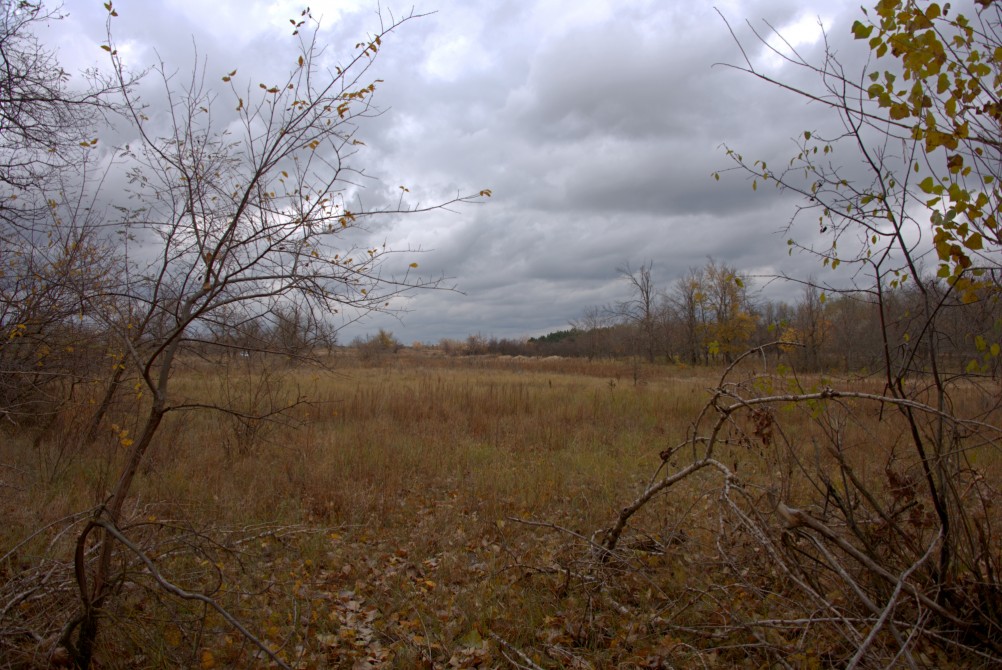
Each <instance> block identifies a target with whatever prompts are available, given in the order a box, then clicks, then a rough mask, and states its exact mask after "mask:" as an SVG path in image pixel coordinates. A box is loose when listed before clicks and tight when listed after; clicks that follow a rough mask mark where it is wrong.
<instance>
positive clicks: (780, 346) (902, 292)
mask: <svg viewBox="0 0 1002 670" xmlns="http://www.w3.org/2000/svg"><path fill="white" fill-rule="evenodd" d="M653 268H654V264H653V263H652V262H647V263H644V264H643V265H641V266H639V267H636V268H633V267H630V266H626V267H624V268H622V269H621V271H620V275H621V277H622V279H623V281H625V282H626V283H627V284H628V285H629V286H630V289H631V295H630V297H629V298H628V299H626V300H623V301H620V302H617V303H614V304H610V305H597V306H593V307H589V308H588V309H586V310H585V311H584V313H583V314H582V316H581V317H579V318H578V319H575V320H573V321H571V323H570V324H569V327H568V328H567V329H565V330H558V331H554V332H551V333H548V334H547V335H543V336H540V337H531V338H528V339H524V338H523V339H511V338H495V337H485V336H482V335H471V336H470V337H469V338H468V339H467V341H466V343H465V344H464V343H459V342H453V343H450V344H451V346H449V347H448V349H449V350H451V351H462V352H464V353H468V354H500V355H509V356H518V355H522V356H554V355H556V356H570V357H586V358H622V357H630V356H632V357H637V358H640V359H642V360H645V361H647V362H649V363H657V362H661V363H669V364H684V365H714V364H721V363H729V362H731V361H733V360H734V358H735V357H736V356H739V355H740V354H742V353H743V352H745V351H747V350H749V349H752V348H756V347H762V346H764V345H768V344H775V345H776V346H773V347H770V348H766V350H765V351H766V355H768V356H782V357H783V358H784V359H785V360H787V361H789V362H790V363H791V364H793V365H795V366H796V367H797V369H800V370H805V371H820V370H841V371H857V372H858V371H874V370H877V369H879V368H880V367H882V366H883V365H884V356H885V354H886V355H889V356H890V357H891V359H892V362H894V361H896V362H897V363H901V362H902V361H904V360H905V358H906V357H908V356H910V355H911V354H912V353H913V349H914V347H915V346H920V347H922V346H927V344H926V343H925V341H924V339H923V338H924V337H925V334H924V333H922V331H921V329H922V320H921V314H922V309H921V307H922V304H923V301H924V300H926V299H927V295H926V294H923V291H925V292H926V293H927V294H928V293H931V294H933V295H934V296H936V300H937V302H938V303H939V304H940V305H941V309H942V310H943V311H944V313H946V314H948V315H949V318H945V319H943V322H942V324H941V325H940V326H939V327H938V329H937V332H936V342H935V346H936V348H937V350H938V356H939V357H940V362H941V364H943V365H946V366H947V367H948V369H950V370H952V371H954V372H956V373H970V372H976V371H981V370H982V369H984V370H986V371H990V372H991V373H992V374H993V375H996V376H997V374H998V372H999V370H998V359H997V357H994V356H991V355H990V354H991V352H990V348H991V342H993V341H995V340H997V339H998V338H999V330H1000V328H1002V304H1000V301H999V299H998V295H997V293H996V292H995V291H992V290H989V289H988V288H986V287H983V288H982V289H981V290H975V291H973V292H972V293H971V294H968V295H965V296H961V295H959V294H957V293H956V292H953V291H950V290H949V289H950V286H949V285H948V283H947V282H946V281H945V280H943V279H940V278H937V277H926V278H925V279H923V280H922V285H921V286H919V285H918V283H916V282H909V281H904V282H900V281H899V282H896V283H895V284H894V286H886V287H884V290H883V291H882V292H881V294H880V296H879V298H878V296H877V294H876V291H874V290H872V289H869V290H862V289H859V290H845V289H843V290H839V289H834V288H831V287H822V286H821V285H819V284H818V283H817V282H816V281H815V280H813V279H809V280H805V281H802V282H799V283H798V290H797V297H796V298H795V299H794V300H793V301H792V302H787V301H784V300H774V299H769V298H765V297H762V296H760V295H757V294H756V292H755V290H754V281H753V279H752V278H750V277H749V276H748V274H747V273H745V272H742V271H740V270H738V269H736V268H735V267H733V266H731V265H728V264H727V263H723V262H719V261H716V260H714V259H709V260H708V261H707V262H706V263H705V264H704V265H703V266H701V267H691V268H689V269H688V270H687V271H686V272H685V273H684V274H683V275H682V276H680V277H678V278H676V279H675V280H674V281H672V282H670V283H667V284H663V285H659V284H658V283H657V282H656V281H655V279H654V276H653ZM986 354H988V355H986Z"/></svg>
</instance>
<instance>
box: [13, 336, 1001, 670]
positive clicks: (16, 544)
mask: <svg viewBox="0 0 1002 670" xmlns="http://www.w3.org/2000/svg"><path fill="white" fill-rule="evenodd" d="M183 367H184V369H183V370H182V371H180V372H179V373H178V375H177V377H176V379H175V382H174V387H173V388H174V393H175V394H176V396H177V397H180V398H184V399H185V400H187V401H189V402H190V404H191V405H192V408H191V409H188V410H184V411H179V412H175V413H172V414H170V415H169V416H168V419H167V421H168V424H167V425H166V426H165V427H164V429H163V430H162V431H161V433H160V435H159V437H158V438H157V442H156V444H155V448H154V450H153V451H152V452H151V454H150V456H149V458H148V459H147V461H146V463H145V464H144V466H143V469H142V472H141V474H140V476H139V479H138V480H137V482H136V484H135V485H134V489H133V495H132V497H131V499H130V501H129V504H128V505H127V514H126V515H127V521H126V522H124V523H123V524H122V530H123V532H125V531H127V534H128V538H129V542H130V544H129V545H128V551H125V552H123V556H122V557H120V558H119V559H118V561H119V565H118V568H119V569H120V570H121V573H120V574H121V577H120V581H119V583H118V586H117V590H116V598H115V599H113V600H112V601H111V602H112V604H111V606H110V609H109V611H108V613H107V616H108V623H107V624H106V625H105V629H104V633H103V635H104V637H102V639H101V648H100V649H99V650H98V653H97V656H96V661H97V662H98V663H99V664H100V667H102V668H135V667H146V668H163V667H201V668H224V667H272V666H273V665H274V661H273V660H271V659H269V658H267V656H265V655H264V654H263V653H262V652H261V650H260V649H259V648H258V647H257V646H256V645H255V644H254V643H253V641H252V638H254V639H256V640H257V641H258V642H260V643H262V644H263V645H265V646H267V648H268V649H270V650H271V651H272V652H273V653H274V654H275V655H276V657H277V658H279V659H281V660H282V661H283V662H284V663H286V664H288V665H289V666H291V667H296V668H327V667H344V668H367V667H398V668H415V667H429V668H430V667H454V668H466V667H528V668H602V667H626V668H630V667H635V668H659V667H707V666H714V665H721V664H723V665H730V666H741V667H761V666H762V664H763V663H765V664H766V665H770V664H771V663H772V662H773V661H770V660H768V659H775V658H777V653H778V654H779V657H781V658H782V659H783V660H782V663H781V664H780V665H784V666H786V667H824V666H829V665H832V664H835V663H836V662H837V660H836V659H839V658H842V656H839V655H838V654H839V653H843V652H840V651H839V650H840V646H841V645H844V642H843V641H841V640H839V639H837V637H836V636H832V635H831V634H830V633H828V632H826V631H825V630H824V629H823V628H822V627H818V626H814V624H813V623H812V622H811V621H810V620H809V619H803V620H802V624H801V625H799V626H795V625H791V624H789V621H792V620H796V619H797V617H798V616H800V615H799V614H797V612H798V611H799V608H801V606H802V605H801V604H799V603H797V602H796V601H795V600H794V596H793V595H792V594H791V593H790V592H789V591H788V589H787V588H786V586H785V585H784V583H783V580H784V576H783V574H782V573H780V572H777V570H776V568H775V566H774V561H773V559H771V558H770V557H769V556H765V555H764V554H765V553H768V552H764V551H763V549H762V546H759V545H755V544H754V543H750V542H748V541H747V538H746V537H743V536H741V535H740V534H739V533H736V532H735V533H732V532H730V531H729V530H728V529H727V528H726V527H725V526H726V525H727V524H728V523H730V522H729V521H728V519H727V515H726V513H722V512H721V508H722V506H721V503H720V501H721V493H720V492H721V479H720V477H719V476H716V475H714V473H713V472H711V471H709V470H708V471H706V472H705V476H704V475H703V474H697V475H694V476H692V477H688V478H686V479H684V480H681V481H680V482H679V483H678V484H677V485H676V486H675V487H673V488H671V489H670V490H669V491H668V492H667V493H668V494H670V495H662V496H660V497H659V498H658V499H657V500H656V501H654V502H653V503H652V504H649V505H647V506H645V507H644V508H643V509H642V510H640V511H639V512H638V513H637V515H636V516H635V517H633V518H631V519H630V523H629V525H628V527H627V529H626V531H625V532H624V534H623V537H622V538H621V540H620V542H619V543H618V546H617V549H616V551H615V553H614V554H611V553H604V552H603V551H602V548H601V538H602V533H601V530H602V529H606V528H608V527H609V526H610V525H611V524H612V523H613V522H614V521H615V519H616V517H617V514H618V513H619V510H620V509H621V508H622V507H623V506H624V505H626V504H628V503H629V502H631V501H632V500H633V499H634V498H635V497H636V496H637V495H638V494H639V493H640V492H641V491H643V490H644V488H645V487H646V486H647V485H648V484H649V483H650V482H651V481H652V477H653V476H654V475H655V473H657V472H659V468H661V467H668V461H669V460H670V459H675V458H684V453H679V452H672V453H671V454H667V455H666V452H667V451H671V449H670V448H671V447H673V446H674V445H677V444H681V443H684V442H685V440H686V439H687V436H688V435H689V434H690V431H691V427H692V424H693V421H694V420H695V419H696V418H697V417H698V416H699V413H700V411H701V410H702V409H703V408H704V406H705V405H706V403H707V401H708V399H709V398H710V389H711V388H715V387H717V386H718V385H719V380H720V374H721V371H720V370H717V369H704V368H687V367H684V366H668V365H640V364H637V363H635V362H633V361H591V362H589V361H586V360H582V359H558V358H550V359H525V358H511V357H445V356H436V355H433V354H432V353H430V352H416V351H409V350H404V351H401V352H400V353H398V354H392V355H386V356H380V357H374V358H367V359H362V358H359V357H357V356H355V355H352V354H341V355H338V356H337V357H336V358H335V359H333V360H332V366H331V369H330V370H329V371H324V372H319V371H317V370H316V369H305V368H298V367H296V366H294V365H290V364H288V363H287V362H284V361H277V360H276V361H264V360H261V359H257V358H255V359H249V360H246V361H245V360H237V361H234V362H231V364H230V365H229V367H228V368H227V371H226V372H225V374H221V373H220V372H219V369H218V368H216V367H213V366H209V365H207V364H205V363H203V362H200V361H197V360H191V361H186V364H185V365H184V366H183ZM746 373H747V374H748V375H749V376H752V377H754V378H755V383H756V384H758V385H759V386H762V385H763V384H778V383H780V382H779V381H776V380H778V379H781V377H775V378H774V377H773V376H769V375H762V374H757V375H756V374H754V370H752V369H751V368H749V370H747V371H746ZM786 379H787V381H786V382H785V383H789V379H788V378H786ZM816 382H817V380H813V381H812V382H811V383H816ZM804 383H805V380H803V379H798V380H797V384H804ZM841 384H842V388H854V389H858V390H861V391H868V392H869V391H873V392H879V390H880V387H879V382H878V381H874V380H871V379H867V378H855V379H852V380H841ZM221 398H225V404H226V405H227V406H228V407H230V408H231V410H233V411H232V412H231V413H228V414H227V413H220V412H218V411H212V410H209V409H204V408H201V407H199V405H202V404H212V403H215V402H218V401H219V400H220V399H221ZM89 401H90V398H89V397H88V396H87V394H86V392H81V393H80V394H78V402H79V404H80V411H79V414H78V415H76V414H74V413H73V412H68V413H66V414H65V415H63V416H60V417H59V418H58V420H57V421H55V422H53V423H52V424H51V425H48V426H45V427H41V428H38V429H36V430H34V431H22V432H21V433H14V432H13V431H11V432H9V433H8V434H7V435H5V436H4V440H5V442H6V444H5V446H4V448H3V454H2V462H0V487H2V492H3V493H2V497H0V500H2V502H0V505H2V507H3V512H2V513H3V518H4V520H5V523H4V524H3V528H2V529H0V583H2V584H3V586H2V588H0V596H2V601H0V667H10V668H28V667H51V666H58V665H59V664H60V663H61V662H62V659H61V658H60V657H59V656H58V649H57V642H58V639H59V635H60V628H59V626H60V625H62V624H64V623H65V617H66V612H68V611H70V610H72V608H73V607H75V606H76V605H77V603H78V602H79V595H77V591H76V589H77V586H76V584H75V583H74V580H73V572H72V556H73V552H74V546H73V545H74V540H75V538H76V536H77V535H78V533H79V529H80V527H81V525H82V524H83V523H85V522H86V520H87V519H88V518H89V516H90V513H91V512H90V510H92V509H93V505H94V503H95V501H96V500H101V499H102V498H103V497H104V496H105V495H106V494H105V493H104V492H105V491H106V490H108V489H109V488H110V487H111V486H112V484H113V483H114V482H113V481H111V478H112V477H113V473H115V472H117V468H118V460H119V459H120V458H121V455H122V453H123V452H124V451H125V450H124V449H123V445H127V444H128V442H129V440H130V439H131V436H132V435H134V432H135V430H136V424H135V422H136V421H138V418H135V417H130V416H128V415H121V414H120V415H118V416H114V417H113V419H114V421H113V424H112V425H111V427H109V428H106V429H105V430H104V431H103V432H102V434H101V436H100V438H99V439H98V440H97V441H96V442H94V443H91V444H86V445H84V444H81V443H80V442H79V440H74V439H73V438H74V436H75V435H78V434H79V431H80V425H82V422H83V421H84V417H85V416H86V414H87V412H86V409H87V407H88V403H89ZM847 402H848V401H847ZM283 404H293V405H295V406H294V407H293V408H292V409H291V410H290V411H289V412H287V413H284V414H282V415H273V416H271V417H268V418H264V419H262V418H257V417H260V416H261V415H267V414H268V413H269V412H270V411H271V409H272V408H275V407H278V406H281V405H283ZM779 411H780V412H784V411H785V412H787V414H788V416H787V417H786V420H785V421H784V423H783V427H782V430H783V431H784V432H783V434H782V436H779V435H773V434H772V432H771V431H772V430H773V428H772V425H773V424H772V422H771V421H772V420H771V419H770V423H769V424H768V425H763V424H762V423H761V422H759V423H755V421H756V420H758V419H755V417H756V416H758V415H749V416H750V418H749V419H748V420H747V421H745V420H744V419H742V420H736V421H735V422H734V425H733V426H731V427H730V428H729V430H732V431H733V433H734V437H733V439H730V440H727V441H725V442H724V443H722V444H721V446H720V447H719V449H718V451H717V458H718V459H719V460H720V461H721V462H722V463H726V464H727V467H728V468H730V469H731V470H732V471H733V473H734V477H733V478H732V479H733V482H736V481H737V480H738V478H740V480H741V486H742V493H741V495H742V496H743V499H747V500H748V501H750V502H751V505H752V507H751V508H752V509H765V508H766V507H767V505H766V503H765V501H767V500H768V499H769V496H770V495H772V496H774V495H775V494H776V491H777V487H778V486H781V487H782V494H783V497H784V500H787V501H793V502H796V501H797V500H798V497H800V498H803V499H804V500H805V501H806V500H807V499H808V496H809V494H810V490H809V488H810V481H809V480H798V479H797V478H796V477H794V476H792V472H793V471H794V470H795V469H796V468H797V467H799V466H798V464H797V463H796V462H795V461H796V458H797V457H796V451H795V450H791V449H788V448H785V447H784V448H783V449H779V448H778V445H779V444H780V443H782V444H783V445H790V444H797V445H800V446H799V447H797V448H798V449H802V452H801V453H800V456H802V457H803V458H804V459H806V460H810V459H812V458H813V459H818V458H827V457H830V456H825V455H824V454H822V453H821V452H818V451H817V450H816V449H815V450H814V451H812V450H811V446H810V445H811V444H815V445H816V441H817V439H819V438H820V437H822V436H823V433H824V426H823V425H822V426H819V425H818V424H817V422H816V421H815V422H812V421H811V418H812V412H813V413H814V415H813V418H816V413H817V410H816V408H814V409H812V408H809V407H799V406H798V407H792V406H791V407H790V408H788V409H787V410H779ZM853 421H854V425H853V426H851V427H850V428H848V429H847V430H846V431H845V434H846V435H847V436H849V437H851V438H852V439H853V440H856V441H857V442H858V444H859V445H862V446H857V447H854V449H855V451H852V450H847V452H846V453H847V455H846V456H845V458H846V459H847V460H849V461H851V462H853V463H854V464H855V468H856V470H855V472H857V473H858V474H859V476H860V477H861V478H867V477H869V478H871V479H872V481H878V482H883V484H882V485H881V488H882V492H883V494H886V496H887V497H888V500H890V501H893V500H896V499H897V498H896V497H895V496H897V495H898V494H897V493H895V491H893V490H892V489H893V484H894V481H896V480H894V479H893V477H892V475H888V474H886V473H887V472H888V471H890V472H892V473H897V474H894V477H897V476H898V475H900V476H901V477H905V476H907V473H908V472H909V470H908V468H909V464H908V463H907V462H906V460H901V461H900V465H901V467H900V468H898V469H897V470H894V469H891V470H887V463H888V459H887V457H886V454H884V453H883V452H880V453H876V452H874V451H873V449H874V446H875V445H877V444H879V445H880V446H879V449H880V450H883V449H887V450H893V449H894V444H895V442H896V441H897V440H899V439H900V438H901V436H900V435H897V436H896V435H895V431H897V430H898V428H897V427H895V425H894V422H893V421H892V420H889V419H888V418H887V417H886V416H883V415H882V414H881V413H880V412H878V411H876V410H871V409H860V408H857V409H855V410H854V411H853ZM749 422H751V423H749ZM877 422H880V423H879V424H878V423H877ZM878 425H879V426H880V428H879V430H881V431H884V432H885V433H886V435H887V436H888V437H887V439H885V440H883V441H881V442H879V443H878V442H877V441H875V440H872V439H870V440H869V444H870V445H871V446H870V447H869V448H867V447H866V444H867V440H868V438H867V436H868V435H873V431H874V430H877V428H875V426H878ZM777 430H778V429H777ZM853 436H855V437H853ZM780 437H782V439H780ZM749 438H750V439H749ZM771 447H776V448H774V449H773V448H771ZM989 447H990V445H989ZM683 452H684V450H683ZM850 452H851V453H850ZM985 453H986V454H988V455H984V456H982V461H981V463H982V466H980V467H982V468H983V469H982V470H979V473H980V475H981V476H982V478H984V476H985V475H986V474H987V475H988V477H989V479H991V478H992V477H994V476H995V475H996V474H997V473H995V469H994V468H995V463H994V459H992V458H991V452H989V451H988V447H986V452H985ZM791 454H793V456H791ZM819 454H820V455H819ZM902 458H903V457H902ZM662 472H663V471H662ZM732 479H728V480H727V485H728V486H730V485H731V484H732V483H733V482H732ZM995 481H997V479H995ZM888 482H889V483H888ZM902 502H903V503H908V501H907V500H902ZM805 504H806V503H805ZM888 504H890V503H888ZM913 507H914V505H913ZM913 511H914V510H913ZM763 514H765V512H763ZM924 523H925V519H924V518H918V520H917V521H916V522H915V528H916V529H919V530H916V532H917V533H918V532H919V531H920V530H921V529H923V528H925V526H924V525H923V524H924ZM923 532H924V531H923ZM777 537H778V536H777ZM783 537H786V536H785V535H784V536H783ZM783 541H786V540H783ZM992 542H993V543H994V542H995V540H994V539H992ZM727 543H730V545H729V546H727V547H726V548H725V547H722V544H727ZM742 543H744V544H742ZM993 546H994V545H993ZM725 549H726V550H725ZM81 550H82V551H86V547H84V548H82V549H81ZM610 556H611V557H612V559H610ZM735 556H739V557H741V556H744V557H746V558H747V562H744V563H736V562H735V561H734V557H735ZM770 566H772V567H770ZM770 571H771V572H770ZM830 597H831V598H832V599H833V602H837V601H838V599H840V598H843V597H844V596H843V595H842V594H840V593H838V592H834V591H833V592H832V593H831V594H830ZM221 610H225V612H226V613H227V614H228V615H232V617H233V618H235V620H237V621H239V622H241V623H242V625H244V626H246V633H247V635H245V634H242V633H241V632H240V631H239V630H237V629H235V628H234V626H233V623H232V621H229V620H227V617H226V616H225V615H224V614H223V613H222V611H221ZM752 618H754V619H757V620H769V621H772V620H775V621H777V622H779V621H783V622H784V623H783V624H782V625H780V624H778V623H777V624H776V625H775V626H774V627H771V628H770V627H768V626H766V627H765V628H764V631H765V632H764V633H763V632H753V633H750V632H749V630H748V629H747V628H745V627H742V626H741V625H740V624H741V622H742V621H747V620H750V619H752ZM758 630H763V629H758ZM54 650H55V651H54ZM777 650H778V651H777ZM915 654H916V658H921V659H924V662H925V661H927V662H928V663H929V664H930V665H947V664H950V663H954V662H957V658H955V657H951V656H949V655H945V652H943V651H942V649H940V648H938V647H935V646H933V645H926V646H922V645H919V646H918V647H917V648H916V649H915Z"/></svg>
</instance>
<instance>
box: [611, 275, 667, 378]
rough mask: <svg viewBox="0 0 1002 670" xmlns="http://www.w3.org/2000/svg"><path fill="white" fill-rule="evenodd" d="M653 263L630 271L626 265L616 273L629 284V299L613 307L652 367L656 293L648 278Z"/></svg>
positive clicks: (651, 281) (650, 279) (656, 348)
mask: <svg viewBox="0 0 1002 670" xmlns="http://www.w3.org/2000/svg"><path fill="white" fill-rule="evenodd" d="M652 267H654V263H653V261H648V262H647V263H645V264H642V265H641V266H640V267H639V268H637V269H636V270H634V269H633V268H632V267H630V264H629V263H627V264H626V266H625V267H622V268H619V269H617V270H616V271H617V272H618V273H619V274H620V276H621V277H622V278H623V279H625V280H626V281H627V282H628V283H629V284H630V289H631V292H632V293H633V297H632V298H630V299H629V300H624V301H623V302H620V303H618V304H617V305H616V307H615V311H616V313H617V314H618V315H619V316H620V317H621V318H623V319H624V320H625V321H626V322H627V323H630V324H632V325H633V326H634V328H635V329H636V331H637V334H638V335H637V337H638V342H639V345H640V349H641V351H643V353H644V357H645V358H646V359H647V361H648V362H649V363H653V362H654V359H655V358H656V356H657V350H658V340H659V337H658V334H659V332H658V331H659V329H658V291H657V287H656V286H655V284H654V279H653V277H652V276H651V268H652Z"/></svg>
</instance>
